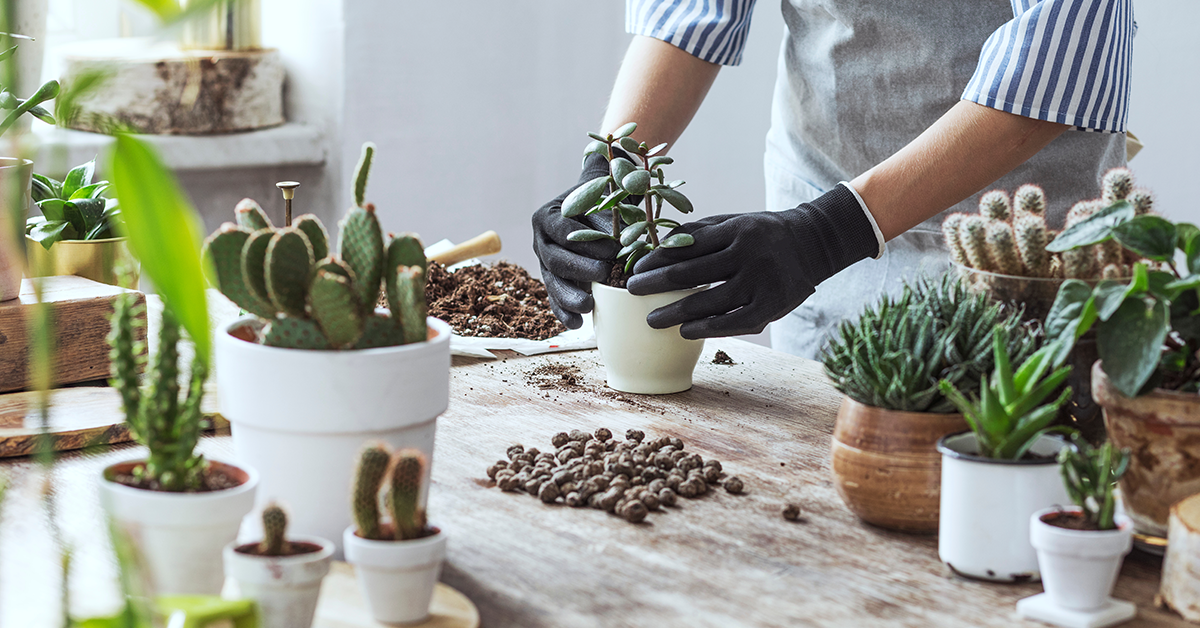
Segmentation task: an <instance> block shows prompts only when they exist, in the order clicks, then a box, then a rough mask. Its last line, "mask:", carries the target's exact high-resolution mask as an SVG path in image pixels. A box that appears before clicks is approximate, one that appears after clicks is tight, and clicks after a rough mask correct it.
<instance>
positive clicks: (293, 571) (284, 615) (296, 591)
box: [225, 535, 336, 628]
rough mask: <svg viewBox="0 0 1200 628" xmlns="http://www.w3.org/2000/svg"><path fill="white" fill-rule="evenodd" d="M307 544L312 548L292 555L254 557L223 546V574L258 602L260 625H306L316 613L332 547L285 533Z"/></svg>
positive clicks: (233, 545) (293, 627) (322, 541)
mask: <svg viewBox="0 0 1200 628" xmlns="http://www.w3.org/2000/svg"><path fill="white" fill-rule="evenodd" d="M287 538H288V540H289V541H292V542H299V543H309V544H311V545H313V546H315V547H316V548H317V549H316V551H313V552H309V553H306V554H296V555H294V556H255V555H254V554H244V553H242V552H239V551H237V548H238V547H240V545H239V544H238V543H230V544H229V545H226V546H225V576H226V577H227V578H230V579H232V580H234V581H236V582H237V585H238V592H239V593H240V594H241V596H242V597H244V598H249V599H252V600H254V601H255V603H256V604H258V613H259V620H260V621H259V625H260V626H261V627H262V628H308V627H309V626H311V625H312V622H313V616H314V615H315V614H316V612H317V600H318V599H319V598H320V597H321V581H322V580H323V579H324V578H325V574H327V573H329V564H330V562H331V561H332V560H333V552H334V549H335V547H336V546H334V544H333V543H332V542H330V541H326V540H325V539H322V538H318V537H315V536H290V535H289V536H288V537H287Z"/></svg>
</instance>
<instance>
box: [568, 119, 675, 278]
mask: <svg viewBox="0 0 1200 628" xmlns="http://www.w3.org/2000/svg"><path fill="white" fill-rule="evenodd" d="M635 130H637V123H636V122H630V123H628V124H624V125H622V126H621V127H620V128H619V129H617V130H616V131H614V132H612V133H609V134H607V135H601V134H599V133H588V137H590V138H592V142H591V143H589V144H588V145H587V148H586V149H584V151H583V155H584V157H585V158H586V157H587V156H588V155H592V154H599V155H602V156H603V157H604V158H605V159H607V160H608V163H609V173H608V174H606V175H604V176H602V177H597V178H595V179H592V180H591V181H588V182H587V183H584V184H583V185H581V186H579V187H578V188H576V190H575V191H574V192H572V193H571V194H569V195H568V196H567V198H566V199H564V200H563V204H562V215H563V216H565V217H567V218H571V217H573V216H580V215H591V214H595V213H598V212H602V211H609V210H611V211H612V231H611V232H610V233H605V232H603V231H598V230H596V229H580V230H578V231H574V232H572V233H570V234H569V235H568V236H567V239H568V240H571V241H573V242H588V241H592V240H614V241H616V242H619V243H620V244H621V247H622V248H621V250H620V252H618V253H617V259H618V260H624V262H625V265H624V269H625V272H626V273H629V272H632V270H633V265H634V264H635V263H637V261H638V260H639V259H641V257H642V256H644V255H646V254H647V253H649V252H650V251H653V250H654V249H656V248H659V247H663V248H668V249H669V248H678V247H684V246H690V245H691V244H693V243H694V242H695V239H694V238H693V237H692V236H691V234H687V233H677V234H675V235H673V236H670V237H667V238H665V239H660V238H659V237H658V228H659V227H665V228H668V229H673V228H675V227H678V226H679V223H678V222H676V221H674V220H671V219H669V218H663V217H662V208H663V204H664V203H666V204H668V205H671V206H672V207H674V208H675V209H677V210H679V211H680V212H682V213H684V214H690V213H691V212H692V202H691V201H689V200H688V198H687V197H686V196H684V195H683V193H681V192H679V190H677V189H676V188H678V187H679V186H681V185H683V183H684V182H683V181H669V182H668V181H667V180H666V175H665V174H664V173H663V166H667V165H670V164H672V163H674V160H673V159H671V158H670V157H667V156H666V155H659V153H661V152H662V151H663V150H665V149H666V148H667V145H666V144H665V143H664V144H659V145H658V146H655V147H653V148H651V147H650V146H648V145H646V143H645V142H638V141H637V140H635V139H633V138H632V137H630V136H631V135H633V132H634V131H635ZM617 149H620V150H621V151H624V153H625V154H624V155H622V154H620V153H619V152H618V150H617ZM627 156H628V158H627ZM639 198H640V200H641V202H644V203H645V209H643V208H641V207H639V206H638V205H637V204H636V201H637V200H638V199H639ZM631 200H633V201H635V203H629V202H628V201H631Z"/></svg>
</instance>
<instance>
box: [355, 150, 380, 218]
mask: <svg viewBox="0 0 1200 628" xmlns="http://www.w3.org/2000/svg"><path fill="white" fill-rule="evenodd" d="M374 160H375V145H374V144H372V143H371V142H363V145H362V155H360V156H359V158H358V165H357V166H355V167H354V205H355V207H362V206H363V203H364V202H366V198H367V178H368V177H370V176H371V163H372V162H373V161H374Z"/></svg>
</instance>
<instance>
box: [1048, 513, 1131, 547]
mask: <svg viewBox="0 0 1200 628" xmlns="http://www.w3.org/2000/svg"><path fill="white" fill-rule="evenodd" d="M1060 512H1066V513H1081V512H1083V509H1082V508H1080V507H1079V506H1053V507H1051V508H1043V509H1042V510H1039V511H1037V512H1035V513H1033V514H1032V515H1030V517H1029V523H1030V526H1031V530H1030V541H1031V542H1032V543H1033V545H1034V547H1037V548H1038V549H1041V550H1054V549H1057V547H1056V546H1057V545H1058V543H1055V542H1054V541H1058V542H1059V543H1061V542H1063V541H1067V542H1070V543H1071V544H1079V543H1087V544H1109V545H1113V546H1114V548H1116V546H1119V545H1121V544H1122V543H1124V542H1125V541H1124V539H1126V538H1127V537H1129V536H1130V535H1132V534H1133V521H1132V520H1131V519H1130V518H1129V517H1127V516H1126V515H1124V514H1123V513H1119V512H1118V513H1116V514H1115V515H1113V522H1114V523H1116V524H1117V527H1116V528H1114V529H1112V530H1073V529H1070V528H1062V527H1059V526H1056V525H1051V524H1049V523H1046V522H1045V521H1042V517H1044V516H1046V515H1051V514H1057V513H1060ZM1047 541H1048V542H1047ZM1043 542H1045V543H1043ZM1114 551H1115V552H1119V551H1120V549H1114Z"/></svg>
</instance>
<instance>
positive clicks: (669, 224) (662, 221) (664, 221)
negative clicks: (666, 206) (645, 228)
mask: <svg viewBox="0 0 1200 628" xmlns="http://www.w3.org/2000/svg"><path fill="white" fill-rule="evenodd" d="M654 224H656V225H658V226H660V227H666V228H668V229H674V228H675V227H678V226H679V223H678V222H675V221H674V220H671V219H670V218H659V219H658V220H655V221H654Z"/></svg>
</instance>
